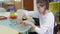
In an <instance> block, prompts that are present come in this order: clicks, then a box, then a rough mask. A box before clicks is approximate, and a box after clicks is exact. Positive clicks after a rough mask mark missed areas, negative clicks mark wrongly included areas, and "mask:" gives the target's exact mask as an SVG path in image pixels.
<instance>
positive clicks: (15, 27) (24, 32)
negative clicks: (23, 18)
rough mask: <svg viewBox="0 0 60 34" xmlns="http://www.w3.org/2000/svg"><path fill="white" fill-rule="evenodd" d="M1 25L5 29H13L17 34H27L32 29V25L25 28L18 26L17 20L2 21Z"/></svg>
mask: <svg viewBox="0 0 60 34" xmlns="http://www.w3.org/2000/svg"><path fill="white" fill-rule="evenodd" d="M28 20H30V21H34V20H33V19H32V18H29V19H28ZM0 25H3V26H4V27H8V28H11V29H12V30H14V31H15V32H17V33H19V32H20V33H22V34H27V31H28V30H29V29H30V28H31V26H30V25H25V27H24V28H21V27H20V25H19V24H16V19H10V18H8V19H6V20H0Z"/></svg>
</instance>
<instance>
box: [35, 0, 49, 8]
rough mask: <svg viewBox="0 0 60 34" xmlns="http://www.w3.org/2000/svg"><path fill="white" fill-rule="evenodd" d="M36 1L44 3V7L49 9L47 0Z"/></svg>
mask: <svg viewBox="0 0 60 34" xmlns="http://www.w3.org/2000/svg"><path fill="white" fill-rule="evenodd" d="M36 1H37V3H40V4H42V5H46V9H49V0H36Z"/></svg>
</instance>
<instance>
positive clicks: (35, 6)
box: [34, 0, 37, 10]
mask: <svg viewBox="0 0 60 34" xmlns="http://www.w3.org/2000/svg"><path fill="white" fill-rule="evenodd" d="M34 10H37V5H36V0H34Z"/></svg>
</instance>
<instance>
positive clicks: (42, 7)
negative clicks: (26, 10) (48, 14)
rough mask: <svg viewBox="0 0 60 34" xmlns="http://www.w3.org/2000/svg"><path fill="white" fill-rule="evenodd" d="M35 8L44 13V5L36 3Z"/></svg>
mask: <svg viewBox="0 0 60 34" xmlns="http://www.w3.org/2000/svg"><path fill="white" fill-rule="evenodd" d="M37 8H38V11H39V13H41V14H43V13H45V10H46V5H43V4H40V3H38V4H37Z"/></svg>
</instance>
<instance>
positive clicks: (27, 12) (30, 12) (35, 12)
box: [26, 11, 39, 18]
mask: <svg viewBox="0 0 60 34" xmlns="http://www.w3.org/2000/svg"><path fill="white" fill-rule="evenodd" d="M26 15H27V16H31V17H35V18H39V16H38V15H39V14H38V12H37V11H26Z"/></svg>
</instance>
